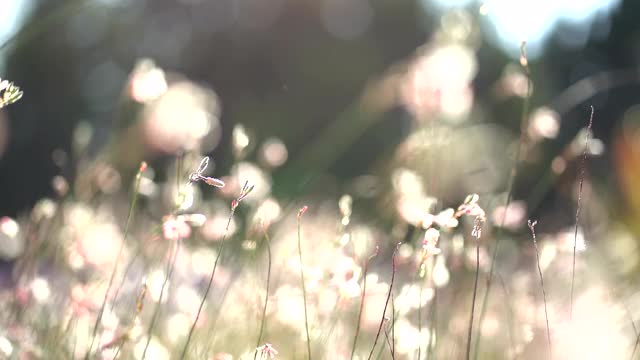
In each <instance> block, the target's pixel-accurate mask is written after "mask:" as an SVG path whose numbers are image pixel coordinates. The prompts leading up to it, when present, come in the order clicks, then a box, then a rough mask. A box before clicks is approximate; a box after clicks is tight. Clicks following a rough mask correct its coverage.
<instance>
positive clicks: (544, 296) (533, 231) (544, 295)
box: [527, 220, 553, 359]
mask: <svg viewBox="0 0 640 360" xmlns="http://www.w3.org/2000/svg"><path fill="white" fill-rule="evenodd" d="M537 223H538V222H537V221H534V222H531V220H529V221H528V222H527V224H528V225H529V229H530V230H531V236H532V237H533V246H534V247H535V249H536V263H537V264H538V275H539V276H540V287H542V301H543V302H544V318H545V320H546V322H547V343H548V344H549V359H552V358H553V349H552V347H551V330H550V329H549V313H548V312H547V293H546V291H545V289H544V278H543V277H542V268H540V252H539V251H538V241H536V229H535V227H536V224H537Z"/></svg>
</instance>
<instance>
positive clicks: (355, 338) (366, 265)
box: [350, 246, 380, 360]
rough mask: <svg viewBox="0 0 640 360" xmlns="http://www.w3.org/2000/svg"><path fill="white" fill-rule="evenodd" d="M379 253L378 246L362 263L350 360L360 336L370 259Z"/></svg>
mask: <svg viewBox="0 0 640 360" xmlns="http://www.w3.org/2000/svg"><path fill="white" fill-rule="evenodd" d="M379 251H380V248H379V247H378V246H376V250H375V252H374V253H373V254H372V255H371V256H369V258H368V259H367V261H366V262H365V263H364V270H363V272H362V297H361V299H360V309H359V310H358V322H357V323H356V331H355V335H354V336H353V345H351V357H350V359H352V360H353V356H354V355H355V353H356V345H357V343H358V335H360V322H361V321H362V311H363V310H364V302H365V299H366V296H367V273H368V271H369V262H370V261H371V259H373V258H374V257H376V255H378V252H379Z"/></svg>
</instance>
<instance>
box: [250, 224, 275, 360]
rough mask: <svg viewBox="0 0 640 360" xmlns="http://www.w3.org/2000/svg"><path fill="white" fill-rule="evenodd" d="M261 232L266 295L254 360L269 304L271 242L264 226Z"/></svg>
mask: <svg viewBox="0 0 640 360" xmlns="http://www.w3.org/2000/svg"><path fill="white" fill-rule="evenodd" d="M262 232H263V233H264V239H265V241H266V243H267V289H266V294H265V295H264V307H263V308H262V320H260V333H259V334H258V341H257V344H256V352H255V353H254V354H253V359H254V360H255V359H256V358H257V356H258V348H259V347H260V343H261V341H262V335H263V334H264V326H265V323H266V319H267V305H268V304H269V285H270V281H271V240H270V239H269V233H268V232H267V229H266V228H265V227H264V226H263V227H262Z"/></svg>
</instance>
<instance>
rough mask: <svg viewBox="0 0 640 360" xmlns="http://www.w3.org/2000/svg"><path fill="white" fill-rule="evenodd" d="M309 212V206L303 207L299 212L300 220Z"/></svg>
mask: <svg viewBox="0 0 640 360" xmlns="http://www.w3.org/2000/svg"><path fill="white" fill-rule="evenodd" d="M307 210H309V207H308V206H307V205H305V206H303V207H301V208H300V210H299V211H298V219H300V218H301V217H302V215H304V213H306V212H307Z"/></svg>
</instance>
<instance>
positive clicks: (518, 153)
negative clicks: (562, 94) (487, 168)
mask: <svg viewBox="0 0 640 360" xmlns="http://www.w3.org/2000/svg"><path fill="white" fill-rule="evenodd" d="M520 65H522V67H523V69H524V71H525V75H526V77H527V92H526V96H525V98H524V103H523V105H522V113H521V118H520V137H519V141H518V144H517V147H516V155H515V158H514V160H513V164H512V166H511V174H510V176H509V184H508V185H507V200H506V202H505V205H504V213H503V214H502V219H501V221H500V227H499V228H498V229H497V230H496V235H495V238H496V244H495V246H494V247H493V254H492V255H491V266H490V268H489V276H488V277H487V282H486V290H485V293H484V296H483V298H482V307H481V309H480V317H479V320H478V322H479V324H480V326H482V322H483V321H484V317H485V315H486V313H487V306H488V304H489V294H490V292H491V285H492V283H493V272H494V271H495V264H496V259H497V257H498V249H499V248H500V240H501V239H502V237H501V236H500V235H501V233H502V230H503V229H504V224H505V222H506V219H507V210H508V209H509V204H511V200H512V199H513V188H514V183H515V179H516V174H517V170H518V164H519V163H520V157H521V155H522V154H521V153H522V145H523V143H524V137H525V131H524V129H525V124H526V123H527V118H528V117H529V104H530V102H531V69H530V67H529V61H528V59H527V53H526V42H522V44H521V45H520ZM479 349H480V331H478V334H477V335H476V345H475V349H474V350H475V356H474V359H477V358H478V354H479V353H480V350H479Z"/></svg>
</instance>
